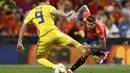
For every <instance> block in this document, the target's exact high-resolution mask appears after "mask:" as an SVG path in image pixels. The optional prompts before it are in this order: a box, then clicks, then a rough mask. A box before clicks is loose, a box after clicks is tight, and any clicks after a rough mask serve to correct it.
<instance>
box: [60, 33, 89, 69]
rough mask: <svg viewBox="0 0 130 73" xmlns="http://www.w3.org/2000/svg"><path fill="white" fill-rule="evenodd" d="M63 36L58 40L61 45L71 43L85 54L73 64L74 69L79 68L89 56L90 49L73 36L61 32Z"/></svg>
mask: <svg viewBox="0 0 130 73" xmlns="http://www.w3.org/2000/svg"><path fill="white" fill-rule="evenodd" d="M60 35H61V36H62V37H60V38H59V40H58V42H60V45H70V46H73V47H75V48H77V49H78V50H79V51H80V52H82V53H83V55H82V56H81V57H80V58H79V59H78V61H77V62H76V63H75V64H74V65H73V66H72V68H71V69H72V71H74V70H76V69H77V68H79V67H80V66H81V65H82V64H84V62H85V61H86V59H87V57H88V56H89V55H90V53H91V52H90V50H86V49H85V45H82V44H80V43H79V42H77V41H75V40H73V39H72V38H71V37H69V36H67V35H65V34H63V33H61V34H60Z"/></svg>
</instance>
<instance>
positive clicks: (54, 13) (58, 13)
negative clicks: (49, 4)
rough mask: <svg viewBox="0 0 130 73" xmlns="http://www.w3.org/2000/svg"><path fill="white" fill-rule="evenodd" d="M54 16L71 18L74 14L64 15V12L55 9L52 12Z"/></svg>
mask: <svg viewBox="0 0 130 73" xmlns="http://www.w3.org/2000/svg"><path fill="white" fill-rule="evenodd" d="M52 14H53V15H58V16H63V17H69V16H70V15H71V14H72V13H64V12H62V11H60V10H57V9H54V10H53V11H52Z"/></svg>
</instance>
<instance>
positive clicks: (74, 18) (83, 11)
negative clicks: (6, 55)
mask: <svg viewBox="0 0 130 73" xmlns="http://www.w3.org/2000/svg"><path fill="white" fill-rule="evenodd" d="M81 13H82V14H84V13H86V14H87V16H88V15H90V11H89V9H88V7H87V5H83V6H82V7H81V8H80V9H79V10H78V11H77V12H76V13H73V14H72V15H71V20H75V21H76V20H77V19H78V16H79V14H81ZM86 14H85V15H86ZM83 18H84V16H83ZM85 18H86V17H85Z"/></svg>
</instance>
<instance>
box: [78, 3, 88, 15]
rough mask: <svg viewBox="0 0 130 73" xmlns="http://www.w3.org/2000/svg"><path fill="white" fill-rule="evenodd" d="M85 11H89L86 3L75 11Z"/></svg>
mask: <svg viewBox="0 0 130 73" xmlns="http://www.w3.org/2000/svg"><path fill="white" fill-rule="evenodd" d="M85 12H90V11H89V9H88V7H87V6H86V5H83V6H82V7H81V8H80V9H79V10H78V11H77V13H78V14H80V13H85Z"/></svg>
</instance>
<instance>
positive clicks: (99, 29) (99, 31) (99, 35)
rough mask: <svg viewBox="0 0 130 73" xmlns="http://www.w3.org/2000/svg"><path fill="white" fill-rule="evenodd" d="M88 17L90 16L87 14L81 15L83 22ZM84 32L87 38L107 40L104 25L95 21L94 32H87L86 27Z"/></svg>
mask: <svg viewBox="0 0 130 73" xmlns="http://www.w3.org/2000/svg"><path fill="white" fill-rule="evenodd" d="M90 15H91V14H90V13H89V12H86V13H84V14H83V21H86V19H87V18H88V16H90ZM85 32H86V34H87V37H89V38H94V39H99V40H104V39H107V35H106V28H105V26H104V24H103V23H101V22H100V21H99V20H96V30H95V32H90V31H88V29H87V27H85Z"/></svg>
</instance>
